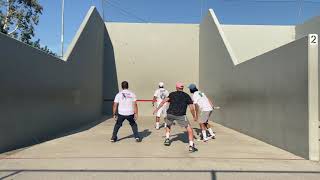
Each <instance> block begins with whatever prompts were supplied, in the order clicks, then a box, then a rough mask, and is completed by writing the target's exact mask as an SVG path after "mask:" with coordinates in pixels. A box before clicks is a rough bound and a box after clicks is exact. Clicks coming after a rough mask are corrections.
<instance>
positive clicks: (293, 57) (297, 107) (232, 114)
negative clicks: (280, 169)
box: [199, 11, 319, 160]
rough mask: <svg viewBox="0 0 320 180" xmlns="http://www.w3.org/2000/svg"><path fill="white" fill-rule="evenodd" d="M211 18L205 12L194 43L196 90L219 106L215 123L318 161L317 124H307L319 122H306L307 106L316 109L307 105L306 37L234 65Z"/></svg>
mask: <svg viewBox="0 0 320 180" xmlns="http://www.w3.org/2000/svg"><path fill="white" fill-rule="evenodd" d="M215 19H216V17H215V15H214V13H213V11H210V13H209V14H208V16H207V17H206V18H205V19H204V21H203V22H202V23H201V25H200V39H199V40H200V43H199V52H200V54H199V58H200V59H199V73H200V74H199V83H200V88H201V89H202V90H203V91H204V92H206V93H207V94H208V95H209V96H210V97H213V98H214V101H215V103H216V104H217V105H219V106H221V107H222V109H221V110H220V111H216V112H215V113H214V115H213V117H214V119H215V121H217V122H218V123H221V124H222V125H224V126H227V127H230V128H232V129H235V130H237V131H240V132H242V133H245V134H247V135H250V136H252V137H255V138H257V139H260V140H262V141H264V142H267V143H269V144H272V145H274V146H277V147H280V148H282V149H285V150H287V151H290V152H292V153H294V154H297V155H299V156H302V157H304V158H309V159H313V160H316V159H317V158H319V150H318V148H316V147H318V139H317V138H312V136H313V137H314V133H315V132H317V126H310V124H313V125H315V124H317V123H318V121H317V120H315V119H310V118H309V116H310V114H309V110H310V108H311V109H312V111H313V112H316V113H317V109H318V107H317V106H315V105H312V107H309V106H310V104H309V101H308V99H309V98H310V97H309V95H310V94H309V93H310V92H309V89H308V85H310V84H313V85H315V80H312V81H310V79H308V76H310V72H311V71H309V68H310V65H309V62H311V58H310V57H314V56H313V55H315V54H314V53H311V54H312V55H310V52H309V50H310V49H309V47H308V39H307V37H305V38H302V39H299V40H297V41H294V42H291V43H289V44H286V45H284V46H282V47H279V48H277V49H274V50H272V51H269V52H267V53H265V54H262V55H260V56H257V57H255V58H253V59H251V60H249V61H246V62H244V63H241V64H238V65H236V64H237V63H235V61H234V59H233V58H234V57H232V56H233V55H232V52H230V51H229V49H228V47H227V46H228V44H226V43H228V42H227V41H226V38H225V37H223V36H224V35H225V34H223V33H221V27H219V26H220V25H219V24H217V22H216V21H215ZM229 45H230V44H229ZM315 60H316V61H317V59H314V58H313V59H312V61H315ZM313 65H314V64H313ZM308 73H309V74H308ZM312 75H313V76H314V75H315V73H313V74H312ZM309 87H310V86H309ZM313 95H314V96H313V98H315V97H316V99H318V98H317V95H316V94H313ZM315 107H316V108H315ZM310 121H312V122H310ZM311 134H312V135H311Z"/></svg>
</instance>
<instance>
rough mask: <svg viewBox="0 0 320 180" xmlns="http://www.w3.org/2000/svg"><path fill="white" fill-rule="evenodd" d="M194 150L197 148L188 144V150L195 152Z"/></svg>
mask: <svg viewBox="0 0 320 180" xmlns="http://www.w3.org/2000/svg"><path fill="white" fill-rule="evenodd" d="M196 151H198V149H197V148H195V147H194V145H193V146H189V152H196Z"/></svg>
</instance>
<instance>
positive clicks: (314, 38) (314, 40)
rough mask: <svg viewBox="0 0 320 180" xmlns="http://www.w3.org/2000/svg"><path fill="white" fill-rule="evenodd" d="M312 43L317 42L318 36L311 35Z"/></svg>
mask: <svg viewBox="0 0 320 180" xmlns="http://www.w3.org/2000/svg"><path fill="white" fill-rule="evenodd" d="M311 44H317V36H315V35H311Z"/></svg>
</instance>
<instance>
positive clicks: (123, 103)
mask: <svg viewBox="0 0 320 180" xmlns="http://www.w3.org/2000/svg"><path fill="white" fill-rule="evenodd" d="M121 87H122V89H123V90H122V91H120V92H119V93H118V94H117V95H116V97H115V98H114V103H113V109H112V110H113V117H114V119H115V120H116V121H117V122H116V124H115V125H114V128H113V133H112V137H111V140H110V141H111V142H116V141H117V139H118V137H117V134H118V131H119V129H120V127H121V126H122V123H123V121H124V120H128V121H129V123H130V126H131V128H132V131H133V135H134V138H135V139H136V141H137V142H140V141H141V139H140V137H139V133H138V125H137V123H136V120H137V119H138V105H137V97H136V95H135V94H134V93H133V92H131V91H129V90H128V88H129V84H128V82H127V81H123V82H122V83H121ZM117 110H118V114H117V113H116V112H117Z"/></svg>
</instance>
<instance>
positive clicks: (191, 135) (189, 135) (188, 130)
mask: <svg viewBox="0 0 320 180" xmlns="http://www.w3.org/2000/svg"><path fill="white" fill-rule="evenodd" d="M186 129H187V132H188V138H189V144H190V146H193V130H192V128H191V126H190V125H188V127H186Z"/></svg>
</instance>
